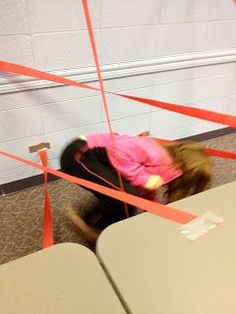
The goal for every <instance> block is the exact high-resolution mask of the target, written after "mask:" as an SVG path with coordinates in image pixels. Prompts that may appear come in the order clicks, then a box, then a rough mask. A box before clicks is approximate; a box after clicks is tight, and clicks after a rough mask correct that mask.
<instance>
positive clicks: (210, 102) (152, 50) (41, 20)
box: [0, 0, 236, 184]
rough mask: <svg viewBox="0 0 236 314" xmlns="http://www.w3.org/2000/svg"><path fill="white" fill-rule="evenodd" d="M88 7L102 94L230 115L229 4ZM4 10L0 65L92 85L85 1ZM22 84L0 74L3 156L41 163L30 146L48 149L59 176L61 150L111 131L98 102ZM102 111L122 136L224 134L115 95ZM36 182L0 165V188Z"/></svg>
mask: <svg viewBox="0 0 236 314" xmlns="http://www.w3.org/2000/svg"><path fill="white" fill-rule="evenodd" d="M88 3H89V6H90V8H91V14H92V18H93V23H94V30H95V34H96V39H97V45H98V50H99V56H100V60H101V64H102V65H103V67H102V68H103V70H104V77H105V78H107V80H106V81H105V86H106V88H107V89H109V90H117V91H122V92H124V93H127V94H131V95H138V96H141V97H149V98H155V99H159V100H164V101H170V102H174V103H182V104H188V105H189V106H191V105H193V106H198V107H201V108H207V109H210V110H215V111H220V112H227V113H230V114H236V109H235V108H236V107H235V101H236V84H235V82H236V62H235V61H236V4H235V3H234V1H233V0H204V1H199V0H178V1H176V0H121V1H117V0H90V1H88ZM0 8H1V10H0V47H1V49H0V59H2V60H5V61H8V62H15V63H19V64H23V65H26V66H30V67H35V68H38V69H41V70H45V71H50V72H53V73H56V74H59V75H66V76H68V77H71V78H76V79H77V80H81V81H94V78H95V72H94V68H93V65H94V62H93V58H92V54H91V49H90V45H89V40H88V35H87V31H86V25H85V20H84V17H83V11H82V6H81V1H79V0H74V1H72V0H50V1H47V0H2V1H1V4H0ZM167 70H168V71H167ZM135 74H138V75H135ZM27 80H28V82H25V80H24V79H22V78H20V79H19V77H18V76H15V75H9V74H8V75H7V74H5V73H1V75H0V83H1V85H0V93H1V95H0V149H2V150H5V151H8V152H12V153H14V154H17V155H19V156H23V157H25V158H27V159H31V160H33V161H38V158H37V156H36V155H32V154H29V153H28V146H30V145H34V144H37V143H39V142H41V141H50V143H51V147H52V148H51V150H50V166H52V167H58V166H59V165H58V156H59V153H60V150H61V148H62V147H63V145H65V144H66V142H67V141H69V140H70V139H72V138H73V137H75V136H76V135H78V134H80V133H86V132H97V131H106V130H107V126H106V122H105V116H104V112H103V108H102V103H101V98H100V96H99V94H98V93H95V92H91V91H88V90H85V89H77V88H74V87H53V86H52V85H51V84H48V83H45V82H35V81H32V80H31V79H29V78H27ZM95 84H96V83H95ZM42 87H43V88H42ZM46 87H47V88H46ZM33 88H34V89H33ZM108 103H109V108H110V114H111V118H112V125H113V129H114V131H117V132H121V133H128V134H136V133H138V132H141V131H143V130H149V131H150V132H151V134H152V135H157V136H160V137H166V138H170V139H174V138H180V137H185V136H189V135H194V134H199V133H203V132H206V131H210V130H214V129H217V128H220V127H222V126H221V125H219V124H213V123H209V122H204V121H201V120H198V119H194V118H188V117H186V116H183V115H179V114H174V113H170V112H167V111H164V110H159V109H155V108H154V107H149V106H145V105H142V104H139V103H135V102H132V101H129V100H124V99H121V98H118V97H115V96H108ZM36 173H38V172H37V171H35V170H33V169H31V168H29V167H25V166H23V165H21V164H19V163H16V162H14V161H12V160H9V159H6V158H4V157H0V178H1V179H0V184H3V183H6V182H11V181H14V180H18V179H21V178H25V177H28V176H31V175H34V174H36Z"/></svg>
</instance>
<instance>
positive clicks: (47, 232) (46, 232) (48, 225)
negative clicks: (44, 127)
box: [38, 149, 54, 248]
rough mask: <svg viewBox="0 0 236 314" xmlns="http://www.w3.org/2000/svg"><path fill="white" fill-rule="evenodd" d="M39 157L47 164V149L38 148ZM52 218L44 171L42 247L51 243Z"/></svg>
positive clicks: (46, 176)
mask: <svg viewBox="0 0 236 314" xmlns="http://www.w3.org/2000/svg"><path fill="white" fill-rule="evenodd" d="M38 154H39V157H40V159H41V162H42V165H43V166H44V167H47V166H48V154H47V150H46V149H44V150H39V151H38ZM53 242H54V241H53V220H52V211H51V202H50V197H49V193H48V172H47V171H44V215H43V248H47V247H49V246H51V245H53Z"/></svg>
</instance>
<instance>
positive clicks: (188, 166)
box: [164, 142, 213, 203]
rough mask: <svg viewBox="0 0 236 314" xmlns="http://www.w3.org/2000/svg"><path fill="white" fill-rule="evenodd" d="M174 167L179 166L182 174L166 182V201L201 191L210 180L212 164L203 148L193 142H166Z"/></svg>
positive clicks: (165, 146)
mask: <svg viewBox="0 0 236 314" xmlns="http://www.w3.org/2000/svg"><path fill="white" fill-rule="evenodd" d="M164 148H165V149H166V150H167V152H168V154H169V155H170V157H171V159H172V160H173V164H174V166H175V167H177V168H180V169H181V170H182V172H183V175H182V176H180V177H178V178H177V179H175V180H173V181H171V182H169V183H168V184H167V190H166V197H167V202H168V203H169V202H174V201H176V200H178V199H181V198H183V197H186V196H188V195H192V194H195V193H198V192H201V191H203V190H204V189H205V187H206V185H207V184H208V183H209V182H210V180H211V177H212V174H213V165H212V162H211V160H210V158H209V156H208V155H207V154H206V152H205V151H204V149H203V148H202V147H201V146H200V145H198V144H195V143H189V142H186V143H176V144H175V143H174V144H166V145H164Z"/></svg>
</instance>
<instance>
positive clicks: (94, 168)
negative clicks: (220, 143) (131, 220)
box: [61, 133, 212, 230]
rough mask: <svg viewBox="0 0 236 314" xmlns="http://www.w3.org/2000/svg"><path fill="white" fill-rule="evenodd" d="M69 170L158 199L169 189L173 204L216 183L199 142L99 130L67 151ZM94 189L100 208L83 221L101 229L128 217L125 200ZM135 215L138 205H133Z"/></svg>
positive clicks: (63, 160) (66, 168)
mask: <svg viewBox="0 0 236 314" xmlns="http://www.w3.org/2000/svg"><path fill="white" fill-rule="evenodd" d="M61 169H62V171H63V172H65V173H68V174H70V175H73V176H77V177H80V178H83V179H86V180H89V181H92V182H95V183H98V184H101V185H104V186H107V187H113V188H115V187H117V188H118V189H120V185H119V179H118V175H117V171H119V172H120V174H121V176H122V182H123V187H124V191H126V192H127V193H130V194H133V195H138V196H140V197H144V198H148V199H151V200H155V196H156V191H157V190H158V188H159V187H160V186H162V185H164V186H165V187H166V197H167V202H172V201H175V200H177V199H180V198H182V197H185V196H187V195H191V194H194V193H197V192H200V191H202V190H203V189H204V188H205V186H206V184H207V183H208V182H209V181H210V178H211V175H212V164H211V162H210V160H209V157H208V156H207V155H206V154H205V152H204V150H203V149H202V148H201V147H200V146H198V145H197V144H192V143H183V144H168V145H161V144H159V143H158V142H157V141H156V140H155V139H153V138H149V137H139V136H127V135H119V134H116V133H113V134H112V135H111V134H109V133H97V134H88V135H84V136H80V137H79V138H78V139H76V140H74V141H73V142H71V143H70V144H69V145H68V146H67V147H66V148H65V149H64V151H63V153H62V155H61ZM91 192H92V193H93V194H94V195H95V196H96V197H97V199H98V200H99V204H98V206H97V207H96V208H94V209H91V210H88V211H85V212H84V213H82V214H81V217H80V218H81V219H82V221H83V222H84V223H85V224H86V225H89V226H92V227H95V228H97V229H98V230H101V229H104V228H105V227H107V226H108V225H110V224H112V223H114V222H117V221H119V220H122V219H124V218H125V210H124V204H123V202H120V201H118V200H116V199H114V198H111V197H107V196H106V195H103V194H101V193H98V192H95V191H92V190H91ZM128 210H129V215H133V214H134V212H135V209H134V207H133V206H130V205H128Z"/></svg>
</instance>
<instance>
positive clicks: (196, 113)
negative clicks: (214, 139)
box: [0, 61, 236, 128]
mask: <svg viewBox="0 0 236 314" xmlns="http://www.w3.org/2000/svg"><path fill="white" fill-rule="evenodd" d="M0 71H3V72H8V73H15V74H21V75H26V76H31V77H35V78H38V79H42V80H48V81H51V82H55V83H60V84H65V85H70V86H76V87H83V88H87V89H90V90H96V91H100V89H99V88H95V87H92V86H90V85H88V84H84V83H80V82H75V81H73V80H69V79H66V78H64V77H60V76H57V75H54V74H49V73H46V72H42V71H39V70H35V69H32V68H28V67H24V66H22V65H18V64H14V63H8V62H4V61H0ZM106 93H109V94H113V95H117V96H120V97H123V98H128V99H131V100H134V101H137V102H141V103H145V104H148V105H151V106H154V107H158V108H162V109H165V110H169V111H173V112H177V113H181V114H184V115H188V116H192V117H195V118H199V119H202V120H207V121H211V122H217V123H220V124H223V125H228V126H230V127H233V128H236V116H232V115H228V114H223V113H218V112H214V111H210V110H205V109H198V108H195V107H187V106H183V105H176V104H171V103H166V102H162V101H158V100H154V99H148V98H142V97H137V96H130V95H126V94H119V93H115V92H109V91H106Z"/></svg>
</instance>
